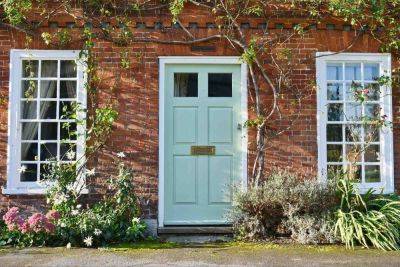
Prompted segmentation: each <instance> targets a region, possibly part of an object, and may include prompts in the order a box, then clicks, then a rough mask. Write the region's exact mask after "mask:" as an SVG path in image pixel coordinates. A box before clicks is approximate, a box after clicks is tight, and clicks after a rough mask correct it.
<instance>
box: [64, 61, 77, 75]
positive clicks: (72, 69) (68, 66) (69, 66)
mask: <svg viewBox="0 0 400 267" xmlns="http://www.w3.org/2000/svg"><path fill="white" fill-rule="evenodd" d="M76 73H77V67H76V63H75V60H61V78H75V77H76V76H77V74H76Z"/></svg>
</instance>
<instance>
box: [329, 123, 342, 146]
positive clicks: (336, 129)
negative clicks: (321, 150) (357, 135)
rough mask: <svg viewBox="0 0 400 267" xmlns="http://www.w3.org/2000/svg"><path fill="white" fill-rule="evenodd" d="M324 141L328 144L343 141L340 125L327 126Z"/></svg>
mask: <svg viewBox="0 0 400 267" xmlns="http://www.w3.org/2000/svg"><path fill="white" fill-rule="evenodd" d="M326 140H327V141H328V142H341V141H343V131H342V125H341V124H328V125H327V126H326Z"/></svg>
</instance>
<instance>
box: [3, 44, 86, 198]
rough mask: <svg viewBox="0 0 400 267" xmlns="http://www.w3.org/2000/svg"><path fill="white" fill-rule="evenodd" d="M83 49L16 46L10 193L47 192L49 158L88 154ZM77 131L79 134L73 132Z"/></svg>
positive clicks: (12, 65) (12, 77) (72, 158)
mask: <svg viewBox="0 0 400 267" xmlns="http://www.w3.org/2000/svg"><path fill="white" fill-rule="evenodd" d="M78 55H79V51H71V50H67V51H65V50H64V51H63V50H57V51H48V50H12V51H11V55H10V97H9V99H10V102H9V140H8V172H7V187H6V188H3V193H6V194H21V193H27V194H37V193H43V192H44V189H45V188H44V185H43V183H40V180H41V179H43V176H44V174H45V172H46V169H47V167H46V165H48V164H49V162H50V161H59V162H73V161H76V160H77V159H80V158H82V157H83V154H84V147H83V145H84V127H85V126H84V125H82V124H79V125H77V123H76V121H77V120H76V118H74V116H75V115H74V114H76V115H77V117H78V119H82V118H84V116H85V114H84V112H83V111H82V110H84V109H85V107H86V92H85V89H84V71H83V70H84V69H83V64H82V63H81V62H80V61H79V60H78ZM74 133H75V134H74Z"/></svg>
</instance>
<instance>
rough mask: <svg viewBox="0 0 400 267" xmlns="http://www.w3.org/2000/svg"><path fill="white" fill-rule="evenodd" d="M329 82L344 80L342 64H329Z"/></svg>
mask: <svg viewBox="0 0 400 267" xmlns="http://www.w3.org/2000/svg"><path fill="white" fill-rule="evenodd" d="M327 75H328V80H343V68H342V64H328V69H327Z"/></svg>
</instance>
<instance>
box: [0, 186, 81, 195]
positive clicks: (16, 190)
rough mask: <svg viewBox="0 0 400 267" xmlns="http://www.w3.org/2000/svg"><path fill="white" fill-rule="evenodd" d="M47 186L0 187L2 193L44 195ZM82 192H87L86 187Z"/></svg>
mask: <svg viewBox="0 0 400 267" xmlns="http://www.w3.org/2000/svg"><path fill="white" fill-rule="evenodd" d="M46 191H47V188H43V187H37V188H28V187H25V188H22V187H20V188H4V187H2V193H3V195H44V194H46ZM81 193H82V194H88V193H89V190H88V189H87V188H84V189H82V191H81Z"/></svg>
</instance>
